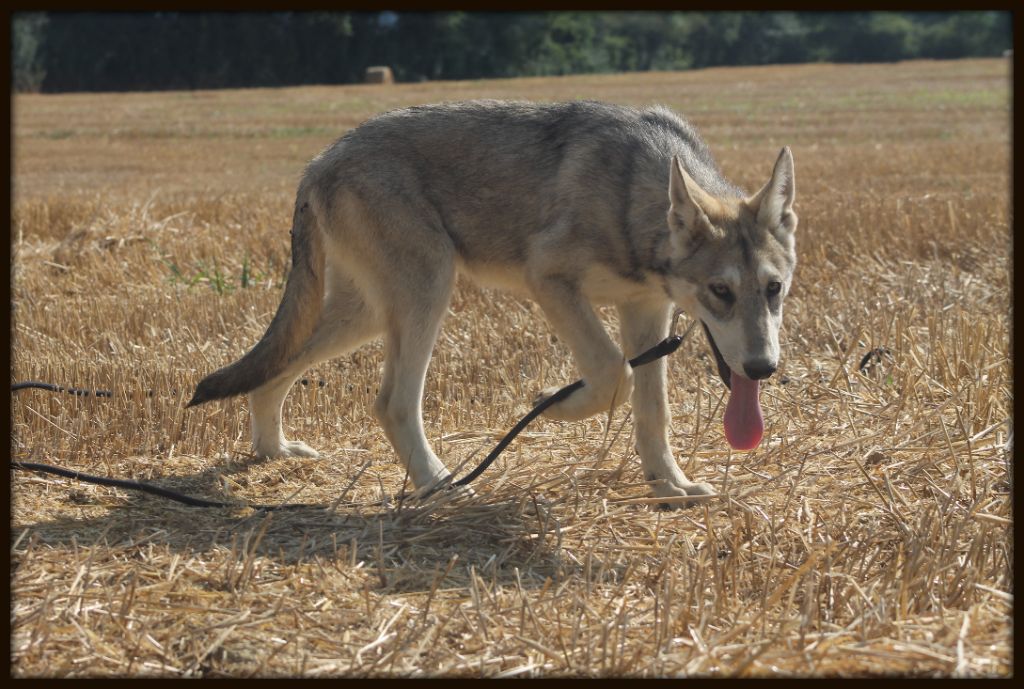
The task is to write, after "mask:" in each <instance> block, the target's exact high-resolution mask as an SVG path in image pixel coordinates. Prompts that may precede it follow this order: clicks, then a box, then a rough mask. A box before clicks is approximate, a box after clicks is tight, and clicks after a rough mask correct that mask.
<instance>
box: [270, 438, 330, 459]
mask: <svg viewBox="0 0 1024 689" xmlns="http://www.w3.org/2000/svg"><path fill="white" fill-rule="evenodd" d="M253 454H255V455H256V456H257V457H261V458H263V457H265V458H268V459H270V458H275V457H309V458H310V459H316V458H317V457H319V456H320V453H319V452H317V451H316V450H314V449H313V448H311V447H310V446H309V445H307V444H306V443H304V442H302V441H301V440H282V441H281V442H279V443H277V444H275V445H273V446H271V447H257V448H254V449H253Z"/></svg>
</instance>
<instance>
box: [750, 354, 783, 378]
mask: <svg viewBox="0 0 1024 689" xmlns="http://www.w3.org/2000/svg"><path fill="white" fill-rule="evenodd" d="M776 368H778V367H777V366H776V365H775V364H773V363H772V362H770V361H768V360H767V359H755V360H754V361H748V362H747V363H745V364H743V371H744V372H745V373H746V374H747V378H750V380H764V379H765V378H768V377H769V376H771V374H773V373H775V369H776Z"/></svg>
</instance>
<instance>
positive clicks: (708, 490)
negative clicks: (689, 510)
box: [651, 480, 717, 510]
mask: <svg viewBox="0 0 1024 689" xmlns="http://www.w3.org/2000/svg"><path fill="white" fill-rule="evenodd" d="M651 489H652V490H653V492H654V497H656V498H668V500H667V501H666V502H663V503H659V504H658V507H659V508H660V509H664V510H670V509H680V508H686V507H691V506H693V505H697V504H699V503H702V502H704V499H706V498H709V497H714V496H715V495H717V493H715V489H714V488H712V487H711V484H710V483H686V484H683V485H677V484H675V483H671V482H669V481H664V480H663V481H656V482H654V483H652V485H651ZM691 498H692V499H691Z"/></svg>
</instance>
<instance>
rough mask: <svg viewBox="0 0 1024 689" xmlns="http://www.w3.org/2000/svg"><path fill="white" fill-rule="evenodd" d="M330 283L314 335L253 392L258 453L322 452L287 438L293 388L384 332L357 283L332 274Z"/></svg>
mask: <svg viewBox="0 0 1024 689" xmlns="http://www.w3.org/2000/svg"><path fill="white" fill-rule="evenodd" d="M327 284H328V293H327V295H326V297H325V301H324V307H323V309H322V311H321V313H320V317H319V320H318V322H317V325H316V328H315V329H314V331H313V335H312V336H311V337H310V338H309V340H308V341H307V342H306V344H305V345H303V347H302V349H301V350H300V351H299V353H298V354H297V355H296V356H295V358H294V359H292V360H291V361H290V362H289V363H288V365H287V366H286V367H285V369H284V371H282V372H281V373H280V374H278V375H277V376H275V377H274V378H272V379H271V380H269V381H267V382H266V383H265V384H264V385H262V386H261V387H259V388H256V389H255V390H253V391H252V392H250V393H249V413H250V417H251V421H252V441H253V452H254V453H255V454H256V455H257V456H259V457H282V456H284V457H288V456H297V457H316V456H317V452H316V450H314V449H312V448H311V447H309V446H308V445H306V444H305V443H303V442H300V441H298V440H288V439H287V438H285V436H284V431H283V429H282V427H281V409H282V407H283V405H284V399H285V397H287V395H288V391H289V390H290V389H291V387H292V384H294V383H295V381H296V380H297V379H298V378H299V376H301V375H302V373H303V372H304V371H305V370H306V369H308V368H309V367H310V366H315V365H316V364H318V363H320V362H322V361H326V360H328V359H333V358H334V357H337V356H341V355H342V354H345V353H347V352H350V351H352V350H353V349H355V348H356V347H358V346H359V345H361V344H363V343H364V342H366V341H367V340H370V339H371V338H373V337H374V336H376V335H378V334H379V333H380V331H381V327H380V321H379V319H378V318H377V316H376V314H375V313H374V312H373V311H372V309H371V308H370V307H369V306H368V305H367V303H366V301H365V299H363V297H362V295H361V294H360V292H359V290H358V289H357V288H356V286H355V285H354V284H352V282H351V281H349V280H348V279H347V278H344V277H334V278H330V277H329V280H328V283H327Z"/></svg>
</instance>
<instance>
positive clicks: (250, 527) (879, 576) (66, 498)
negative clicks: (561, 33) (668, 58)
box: [10, 60, 1013, 677]
mask: <svg viewBox="0 0 1024 689" xmlns="http://www.w3.org/2000/svg"><path fill="white" fill-rule="evenodd" d="M1009 67H1010V66H1009V64H1008V63H1007V62H1006V61H1003V60H968V61H957V62H912V63H901V64H895V65H884V66H834V65H808V66H789V67H765V68H730V69H710V70H703V71H695V72H684V73H652V74H641V75H637V74H631V75H611V76H607V75H606V76H581V77H566V78H557V79H556V78H551V79H521V80H506V81H478V82H456V83H435V84H408V85H395V86H362V85H360V86H346V87H330V88H328V87H310V88H294V89H281V90H245V91H222V92H178V93H157V94H92V95H83V94H79V95H47V96H40V95H18V96H15V97H14V99H13V116H14V120H13V128H14V131H13V142H14V160H13V185H14V192H13V218H12V224H11V247H12V249H11V250H12V268H11V280H12V314H13V316H12V326H11V328H12V335H13V337H12V340H13V345H12V366H11V378H12V381H16V380H25V379H38V380H46V381H52V382H56V383H62V384H66V385H75V386H81V387H98V388H106V389H112V390H113V391H114V396H113V397H112V398H111V399H109V400H103V399H99V400H98V399H93V398H87V399H82V398H75V397H70V396H66V395H65V396H62V395H54V394H50V393H46V392H42V391H23V392H20V393H17V396H15V397H13V399H12V402H11V405H12V413H11V417H10V418H11V420H12V421H11V422H12V431H11V448H12V457H14V458H17V459H21V460H23V461H35V462H45V463H50V464H56V465H60V466H63V467H68V468H72V469H77V470H81V471H84V472H88V473H93V474H102V475H107V476H116V477H120V478H131V479H137V480H143V481H148V482H151V483H154V484H157V485H160V486H163V487H167V488H172V489H176V490H181V491H184V492H187V493H190V494H193V495H198V496H204V497H208V498H213V499H219V500H227V501H238V502H239V503H243V502H255V503H276V502H301V503H311V504H312V505H313V506H311V507H308V508H304V509H297V510H290V511H283V512H273V513H263V512H256V511H253V510H251V509H248V508H245V507H239V508H237V509H235V508H225V509H196V508H190V507H186V506H183V505H179V504H177V503H173V502H169V501H166V500H163V499H161V498H158V497H151V496H146V495H141V494H138V493H132V492H126V491H123V490H119V489H115V488H106V487H99V486H93V485H88V484H82V483H75V482H73V481H69V480H66V479H63V478H58V477H53V476H43V475H37V474H32V473H26V472H20V471H18V472H12V474H11V541H10V548H11V550H10V559H11V616H10V620H11V630H12V638H11V664H12V673H13V674H14V675H15V676H18V677H29V676H56V677H70V676H123V675H133V676H168V677H180V676H191V677H196V676H204V677H221V676H232V677H241V676H292V675H295V676H306V677H323V676H403V677H404V676H436V675H451V676H487V677H498V676H521V677H529V676H637V677H659V676H761V677H764V676H809V675H827V676H857V675H888V674H909V675H915V676H1006V675H1009V674H1011V672H1012V643H1011V627H1012V607H1013V598H1012V593H1011V592H1012V590H1013V570H1012V564H1011V563H1012V562H1013V523H1012V514H1011V490H1012V488H1011V487H1012V422H1013V420H1012V412H1011V408H1012V387H1011V359H1010V356H1011V355H1010V352H1011V347H1010V326H1011V317H1010V288H1009V285H1010V280H1011V270H1012V263H1011V260H1010V256H1011V235H1010V229H1009V228H1010V216H1009V207H1010V196H1009V173H1010V163H1011V148H1010V82H1009ZM471 97H499V98H528V99H535V100H555V99H573V98H595V99H601V100H608V101H614V102H621V103H629V104H637V105H641V104H648V103H653V102H661V103H665V104H667V105H669V106H671V107H673V108H674V109H676V110H677V111H678V112H680V113H682V114H684V115H685V116H687V117H688V118H689V119H691V120H692V121H693V122H694V123H695V124H696V126H697V127H698V128H699V129H700V130H701V131H702V133H703V134H704V136H705V138H706V139H707V140H708V143H709V144H710V146H711V149H712V151H713V152H714V153H715V155H716V157H717V159H718V162H719V164H720V165H721V166H722V168H723V170H724V171H725V173H726V175H727V176H729V177H730V178H731V179H733V180H734V181H736V182H737V183H738V184H740V185H742V186H744V187H746V188H747V189H754V188H756V187H757V186H759V185H760V184H761V183H763V181H764V180H766V179H767V178H768V175H769V173H770V171H771V165H772V163H773V161H774V160H775V156H776V155H777V153H778V150H779V148H780V147H781V146H783V145H789V146H791V147H792V150H793V153H794V157H795V161H796V171H797V172H796V174H797V210H798V213H799V215H800V227H799V229H798V230H797V232H798V243H797V246H798V252H799V263H798V267H797V273H796V277H795V280H794V285H793V290H792V293H791V296H790V297H789V298H788V300H787V305H786V317H785V323H784V327H783V334H782V339H783V361H782V364H781V367H780V370H779V371H778V373H776V375H775V376H773V378H772V379H771V380H770V381H769V382H768V384H767V385H766V386H765V387H764V388H763V393H762V403H763V405H764V408H765V414H766V432H765V439H764V441H763V442H762V443H761V445H760V447H758V448H757V449H755V450H753V451H750V452H746V453H738V452H732V451H730V450H729V448H728V445H727V443H726V442H725V440H724V438H723V431H722V420H721V416H722V410H723V408H724V404H723V400H724V398H725V392H726V391H725V388H724V386H723V385H722V384H721V382H720V381H719V380H718V377H717V375H716V374H715V372H714V363H713V358H712V356H711V354H710V352H709V350H708V347H707V345H706V343H705V342H704V340H703V336H702V335H697V336H694V337H691V338H690V339H689V340H688V341H687V342H685V343H684V345H683V347H682V348H681V349H680V350H679V351H678V352H677V353H676V354H675V355H673V357H672V359H671V363H670V374H669V375H670V381H671V392H670V399H671V410H672V412H671V413H672V432H671V443H672V446H673V449H674V451H675V453H676V456H677V460H678V461H679V463H680V464H681V465H682V467H683V469H684V470H685V471H686V473H687V475H688V476H689V477H690V478H692V479H693V480H697V481H709V482H710V483H712V484H713V485H714V486H715V487H716V489H717V490H718V493H719V496H718V497H716V498H714V499H712V500H710V501H706V502H702V503H700V504H699V505H697V506H694V507H690V508H688V509H681V510H674V511H664V510H660V509H658V508H657V505H655V504H650V501H648V500H646V498H648V496H649V492H648V487H647V486H646V485H645V484H644V480H643V476H642V475H641V472H640V465H639V459H638V457H637V456H636V453H635V451H634V449H633V448H634V440H635V439H634V436H633V425H632V421H631V418H630V415H629V407H628V405H625V406H624V407H622V408H620V409H619V410H617V411H616V412H615V413H614V414H612V415H611V416H608V415H604V416H599V417H595V418H591V419H589V420H586V421H582V422H576V423H558V422H552V421H548V420H545V419H538V420H537V421H535V422H534V424H533V425H531V426H530V427H529V428H528V429H527V430H526V432H524V433H523V435H522V436H520V438H519V439H518V440H517V441H516V442H515V443H514V444H513V445H512V446H511V448H510V449H509V450H508V451H507V452H506V454H505V455H503V456H502V458H501V459H499V460H498V462H496V463H495V465H493V466H492V467H491V468H490V469H489V470H488V471H487V472H486V473H485V474H484V475H483V476H482V477H481V478H480V479H479V480H478V481H477V482H476V483H475V484H474V486H475V493H474V494H472V495H465V494H446V495H443V496H440V497H437V498H434V499H432V500H429V501H427V502H419V501H416V500H413V499H410V498H407V497H404V495H403V492H402V491H403V479H404V475H403V472H402V470H401V469H400V466H399V464H398V463H397V462H396V460H395V458H394V457H393V455H392V451H391V447H390V445H388V443H387V442H386V440H385V438H384V435H383V433H382V431H381V430H380V428H379V426H378V425H377V424H376V422H374V421H373V417H372V415H371V404H372V401H373V398H374V396H375V393H376V389H377V386H378V384H379V380H380V369H381V363H382V351H381V345H380V343H374V344H370V345H367V346H365V347H363V348H362V349H360V350H357V351H356V352H354V353H353V354H351V355H348V356H345V357H342V358H340V359H337V360H335V361H332V362H329V363H327V364H324V365H321V366H319V367H317V368H315V369H313V370H311V371H310V372H309V373H308V377H309V378H310V380H311V381H323V385H322V386H317V385H315V384H314V385H308V386H305V387H304V386H299V385H297V386H296V388H295V389H294V390H293V391H292V394H291V395H290V397H289V399H288V401H287V402H286V404H285V412H284V414H285V425H286V428H287V429H288V432H289V435H290V436H291V437H294V438H300V439H302V440H304V441H305V442H307V443H308V444H310V445H311V446H313V447H315V448H317V449H318V450H319V451H320V452H321V457H320V458H319V459H315V460H313V459H280V460H263V461H260V460H256V459H255V458H253V457H252V456H250V454H249V450H250V445H249V430H248V409H247V402H246V400H245V399H242V398H240V399H235V400H229V401H225V402H217V403H212V404H209V405H205V406H202V407H199V408H195V409H190V410H185V408H184V404H185V402H186V401H187V400H188V398H189V396H190V395H191V392H192V390H193V388H194V386H195V384H196V382H197V381H198V380H199V379H200V377H201V376H203V375H205V374H206V373H208V372H210V371H211V370H213V369H214V368H216V367H219V366H221V365H223V364H225V363H227V362H229V361H232V360H234V359H235V358H237V357H238V356H239V355H240V354H242V353H243V352H244V351H246V350H247V349H248V348H249V347H251V346H252V344H253V343H255V342H256V340H257V339H258V338H259V337H260V335H261V334H262V333H263V330H264V329H265V327H266V325H267V324H268V323H269V321H270V318H271V316H272V315H273V313H274V310H275V309H276V307H277V304H278V302H279V299H280V295H281V288H282V284H283V282H284V279H285V277H286V274H287V266H288V261H289V253H288V251H289V238H288V230H289V227H290V220H291V204H292V202H293V198H294V197H293V194H294V189H295V185H296V183H297V181H298V177H299V174H300V173H301V170H302V166H303V165H304V163H305V162H306V161H307V160H308V159H309V158H310V157H312V156H313V155H314V154H316V153H317V152H318V151H319V150H321V149H322V148H323V147H324V146H326V145H327V144H329V143H330V142H331V141H333V140H334V139H335V138H336V137H338V136H340V135H341V134H342V133H344V132H345V131H346V130H347V129H349V128H351V127H354V126H356V125H357V124H358V123H359V122H361V121H362V120H364V119H366V118H368V117H370V116H372V115H373V114H375V113H378V112H380V111H383V110H386V109H390V108H394V107H400V106H404V105H410V104H415V103H423V102H433V101H439V100H454V99H462V98H471ZM603 317H604V318H606V320H607V325H608V327H609V329H611V330H613V331H614V329H615V328H616V322H615V318H614V313H613V311H611V310H609V311H607V312H604V313H603ZM550 332H551V331H550V329H549V328H548V326H547V324H546V322H545V321H544V318H543V316H542V314H541V313H540V311H539V309H538V308H537V307H536V305H534V304H532V303H530V302H529V301H525V300H521V299H518V298H513V297H510V296H507V295H503V294H500V293H497V292H492V291H487V290H482V289H479V288H477V287H474V286H473V285H471V284H469V283H466V282H460V284H459V287H458V289H457V291H456V294H455V296H454V298H453V301H452V304H451V309H450V313H449V315H448V318H447V320H446V322H445V326H444V330H443V333H442V335H441V338H440V340H439V342H438V344H437V347H436V350H435V355H434V359H433V362H432V364H431V368H430V372H429V375H428V379H427V392H426V396H425V399H424V418H425V424H426V427H427V433H428V436H429V438H430V439H431V442H432V443H433V444H434V447H435V449H436V450H437V451H438V454H439V456H441V457H442V459H444V461H445V462H446V463H447V464H448V465H449V467H452V468H454V467H456V466H458V465H459V464H460V463H465V466H464V467H463V469H462V470H461V472H465V471H467V470H468V468H469V467H471V466H473V465H474V464H475V462H476V461H478V460H479V459H481V458H482V457H483V456H484V455H485V454H486V452H487V451H488V450H489V449H490V447H491V446H492V445H493V444H494V443H495V442H496V440H497V439H498V438H499V437H500V436H501V435H502V434H503V433H504V432H505V431H506V430H508V429H509V428H510V427H511V426H512V425H513V424H514V423H515V421H516V420H518V418H519V417H520V416H521V415H522V414H524V413H525V412H526V411H527V410H528V408H529V401H530V400H531V399H532V397H533V395H534V393H535V392H536V391H537V390H540V389H542V388H544V387H547V386H551V385H562V384H565V383H568V382H570V381H572V380H574V379H575V378H577V372H576V370H575V369H574V366H573V363H572V361H571V359H570V357H569V355H568V352H567V351H566V348H565V347H564V345H563V344H562V343H560V342H558V341H556V340H555V339H554V338H553V337H552V336H551V334H550ZM873 350H879V353H878V355H877V356H875V357H871V356H869V357H868V359H867V361H866V364H865V366H864V368H863V370H862V369H861V367H860V363H861V361H862V359H863V358H864V357H865V355H867V354H869V352H871V351H873ZM150 390H152V391H154V393H155V394H154V395H153V396H151V397H150V396H148V395H147V391H150Z"/></svg>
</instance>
